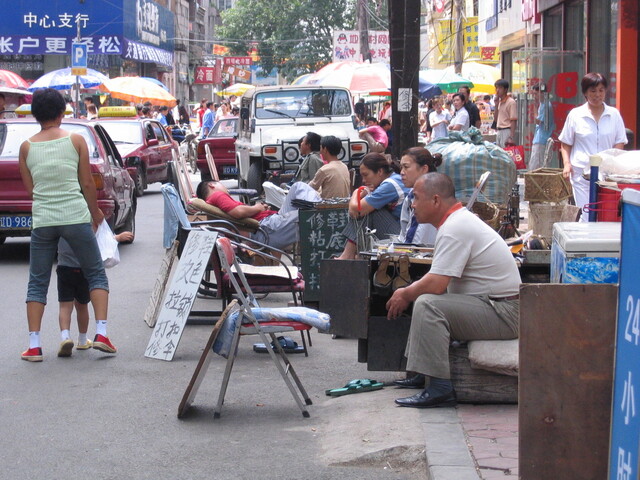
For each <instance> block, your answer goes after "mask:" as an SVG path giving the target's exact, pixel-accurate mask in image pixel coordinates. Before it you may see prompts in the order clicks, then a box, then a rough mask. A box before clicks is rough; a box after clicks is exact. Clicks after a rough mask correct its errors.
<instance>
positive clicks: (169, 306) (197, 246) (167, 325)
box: [144, 230, 218, 361]
mask: <svg viewBox="0 0 640 480" xmlns="http://www.w3.org/2000/svg"><path fill="white" fill-rule="evenodd" d="M217 237H218V234H217V233H216V232H208V231H204V230H193V231H191V232H189V237H188V239H187V243H186V244H185V246H184V249H183V250H182V257H181V258H180V262H179V263H178V268H177V269H176V272H175V273H174V275H173V278H172V280H171V285H170V286H169V288H168V289H167V291H166V294H165V296H164V300H163V301H162V307H161V308H162V309H161V310H160V315H158V320H157V322H156V326H155V328H154V329H153V333H152V334H151V338H150V339H149V344H148V345H147V348H146V350H145V352H144V356H145V357H149V358H156V359H158V360H167V361H170V360H172V359H173V355H174V354H175V352H176V349H177V348H178V342H180V337H181V336H182V331H183V330H184V326H185V325H186V323H187V318H188V317H189V312H191V307H192V306H193V302H194V301H195V299H196V295H197V293H198V286H199V285H200V281H201V280H202V276H203V275H204V272H205V269H206V266H207V263H208V262H209V257H210V256H211V252H213V249H214V248H215V245H216V238H217Z"/></svg>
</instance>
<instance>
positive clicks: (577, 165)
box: [558, 72, 627, 222]
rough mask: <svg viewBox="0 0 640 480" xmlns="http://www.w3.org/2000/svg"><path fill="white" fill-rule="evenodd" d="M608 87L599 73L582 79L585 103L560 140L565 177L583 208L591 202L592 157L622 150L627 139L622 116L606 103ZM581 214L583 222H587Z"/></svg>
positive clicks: (571, 115)
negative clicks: (588, 177) (586, 174)
mask: <svg viewBox="0 0 640 480" xmlns="http://www.w3.org/2000/svg"><path fill="white" fill-rule="evenodd" d="M608 86H609V83H608V82H607V79H606V78H604V77H603V76H602V75H601V74H600V73H595V72H592V73H587V74H586V75H585V76H584V77H582V82H581V87H582V94H583V95H584V97H585V98H586V100H587V101H586V102H585V103H584V104H583V105H580V106H579V107H576V108H574V109H573V110H571V111H570V112H569V115H568V116H567V120H566V121H565V123H564V128H563V129H562V132H561V133H560V136H559V137H558V139H559V140H560V142H561V145H560V153H561V154H562V163H563V165H564V167H563V170H562V175H563V176H564V178H566V179H569V180H570V181H571V185H572V187H573V197H574V199H575V201H576V205H577V206H578V207H580V208H582V207H584V205H585V204H587V203H588V202H589V182H588V181H587V180H585V179H584V178H583V177H582V173H583V171H584V169H585V167H587V166H588V165H589V156H590V155H593V154H596V153H598V152H601V151H603V150H607V149H609V148H619V149H622V148H623V147H624V145H625V144H626V143H627V135H626V131H625V127H624V122H623V121H622V116H621V115H620V112H619V111H618V110H616V109H615V108H613V107H610V106H609V105H607V104H605V103H604V99H605V96H606V93H607V87H608ZM588 218H589V216H588V214H587V212H584V211H583V212H582V217H581V221H583V222H586V221H588Z"/></svg>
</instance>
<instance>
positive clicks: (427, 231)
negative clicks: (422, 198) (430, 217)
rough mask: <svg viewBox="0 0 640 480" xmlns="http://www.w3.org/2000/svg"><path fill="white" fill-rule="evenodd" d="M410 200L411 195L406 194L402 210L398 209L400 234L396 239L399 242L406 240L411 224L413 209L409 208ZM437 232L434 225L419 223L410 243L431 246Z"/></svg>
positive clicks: (411, 198)
mask: <svg viewBox="0 0 640 480" xmlns="http://www.w3.org/2000/svg"><path fill="white" fill-rule="evenodd" d="M412 200H413V197H412V196H411V195H407V196H406V197H405V199H404V201H403V202H402V210H401V211H400V234H399V235H398V241H399V242H400V243H405V242H406V241H407V230H408V229H409V227H410V226H411V219H412V218H413V209H412V208H411V202H412ZM437 233H438V231H437V230H436V227H434V226H433V225H431V224H430V223H419V224H418V228H417V229H416V233H415V234H414V235H413V240H412V241H411V243H414V244H416V245H427V246H431V245H433V244H434V243H435V241H436V234H437Z"/></svg>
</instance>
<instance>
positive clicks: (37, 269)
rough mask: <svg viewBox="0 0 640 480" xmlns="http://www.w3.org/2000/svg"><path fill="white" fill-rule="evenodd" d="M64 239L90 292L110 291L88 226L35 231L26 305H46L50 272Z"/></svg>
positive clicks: (96, 245) (97, 249)
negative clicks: (32, 303) (96, 290)
mask: <svg viewBox="0 0 640 480" xmlns="http://www.w3.org/2000/svg"><path fill="white" fill-rule="evenodd" d="M60 237H62V238H64V239H65V240H66V241H67V243H68V244H69V245H70V246H71V249H72V250H73V253H75V255H76V257H78V262H80V265H81V267H82V273H83V274H84V276H85V278H86V279H87V282H88V283H89V291H91V290H94V289H96V288H100V289H102V290H107V291H109V281H108V280H107V275H106V274H105V271H104V265H103V264H102V256H101V255H100V250H99V248H98V242H97V241H96V236H95V234H94V233H93V229H92V228H91V224H90V223H78V224H75V225H59V226H51V227H39V228H34V229H33V230H32V231H31V247H30V256H31V258H30V261H29V286H28V288H27V302H39V303H43V304H45V305H46V303H47V292H48V291H49V282H50V280H51V269H52V268H53V262H54V260H55V258H56V253H57V252H58V240H59V239H60Z"/></svg>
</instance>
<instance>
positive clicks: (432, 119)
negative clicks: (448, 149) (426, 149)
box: [429, 110, 469, 140]
mask: <svg viewBox="0 0 640 480" xmlns="http://www.w3.org/2000/svg"><path fill="white" fill-rule="evenodd" d="M468 116H469V115H468V114H467V117H468ZM450 119H451V115H449V112H447V111H446V110H442V111H441V112H440V113H438V112H437V111H436V110H434V111H433V112H431V113H430V114H429V123H430V124H431V128H432V131H431V140H435V139H437V138H442V137H446V136H448V135H449V132H448V131H447V124H446V123H441V124H440V125H436V126H435V127H434V126H433V124H434V123H438V122H441V121H443V120H450Z"/></svg>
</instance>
